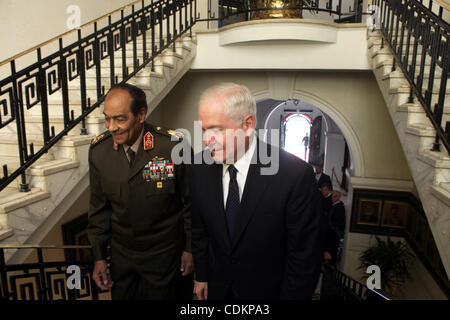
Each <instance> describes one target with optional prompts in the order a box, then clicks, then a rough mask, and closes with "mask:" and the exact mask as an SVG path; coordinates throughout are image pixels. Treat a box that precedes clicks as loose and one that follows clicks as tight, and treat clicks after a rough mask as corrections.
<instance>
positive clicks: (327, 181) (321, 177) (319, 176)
mask: <svg viewBox="0 0 450 320" xmlns="http://www.w3.org/2000/svg"><path fill="white" fill-rule="evenodd" d="M314 167H315V171H316V180H317V185H318V186H319V187H320V188H321V187H322V186H323V185H327V186H328V188H329V189H330V190H331V191H333V184H332V183H331V178H330V176H329V175H327V174H325V173H324V172H323V168H322V165H320V164H315V165H314Z"/></svg>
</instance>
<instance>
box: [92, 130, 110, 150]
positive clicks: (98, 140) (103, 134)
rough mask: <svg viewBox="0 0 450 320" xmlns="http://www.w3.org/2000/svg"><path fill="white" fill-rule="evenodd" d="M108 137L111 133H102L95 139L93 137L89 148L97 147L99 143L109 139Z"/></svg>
mask: <svg viewBox="0 0 450 320" xmlns="http://www.w3.org/2000/svg"><path fill="white" fill-rule="evenodd" d="M110 136H111V133H110V132H109V131H105V132H103V133H102V134H100V135H98V136H97V137H95V138H94V139H92V141H91V147H94V146H96V145H98V144H99V143H100V142H102V141H103V140H105V139H106V138H109V137H110Z"/></svg>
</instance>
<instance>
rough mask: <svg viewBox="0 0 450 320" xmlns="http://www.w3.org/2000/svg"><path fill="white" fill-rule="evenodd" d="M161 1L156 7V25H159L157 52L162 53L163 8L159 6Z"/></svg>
mask: <svg viewBox="0 0 450 320" xmlns="http://www.w3.org/2000/svg"><path fill="white" fill-rule="evenodd" d="M161 3H162V1H159V7H158V23H159V48H158V51H157V52H162V50H163V47H164V39H163V23H162V22H163V17H164V14H163V7H162V5H161Z"/></svg>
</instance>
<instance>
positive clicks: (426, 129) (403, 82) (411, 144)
mask: <svg viewBox="0 0 450 320" xmlns="http://www.w3.org/2000/svg"><path fill="white" fill-rule="evenodd" d="M367 43H368V51H367V53H368V60H369V63H370V64H371V67H372V70H373V72H374V74H375V77H376V80H377V83H378V85H379V87H380V90H381V93H382V94H383V97H384V100H385V102H386V106H387V108H388V110H389V114H390V116H391V118H392V122H393V124H394V127H395V129H396V132H397V134H398V137H399V140H400V142H401V145H402V147H403V151H404V153H405V156H406V158H407V161H408V164H409V167H410V170H411V173H412V176H413V179H414V182H415V185H416V186H417V190H418V193H419V196H420V200H421V201H422V205H423V208H424V210H425V213H426V216H427V220H428V224H429V226H430V228H431V231H432V233H433V237H434V240H435V242H436V245H437V248H438V250H439V253H440V256H441V259H442V262H443V264H444V267H445V270H446V272H447V275H448V276H449V278H450V250H449V248H450V157H449V154H448V153H447V151H446V150H445V148H444V147H443V146H442V147H441V151H440V152H435V151H430V150H431V148H432V144H433V142H434V140H435V135H436V133H435V129H434V127H433V125H432V123H431V121H430V120H429V118H428V117H427V116H426V113H425V111H424V109H423V107H422V105H421V104H420V103H419V102H418V100H417V98H414V102H413V103H409V99H408V98H409V94H410V86H409V83H408V81H407V79H406V78H405V76H404V75H403V73H402V71H401V69H400V68H398V67H397V68H396V70H395V71H393V70H392V69H393V68H392V66H393V59H394V58H393V55H392V52H391V50H390V49H389V47H388V46H387V45H385V46H384V48H381V33H380V32H379V31H371V30H369V31H368V33H367ZM418 52H421V48H420V46H419V50H418ZM410 55H412V49H411V50H410ZM419 61H420V60H419ZM429 66H430V60H429V58H428V57H426V58H425V74H424V79H425V80H424V88H425V84H427V83H428V78H429ZM416 70H417V71H416V74H417V72H418V71H419V67H417V69H416ZM440 76H441V73H440V70H437V72H436V79H437V80H435V83H436V82H437V83H439V81H440ZM446 90H447V91H446V99H445V105H444V115H443V123H445V121H450V82H449V83H448V84H447V88H446ZM437 98H438V88H433V95H432V103H433V105H434V103H436V102H437Z"/></svg>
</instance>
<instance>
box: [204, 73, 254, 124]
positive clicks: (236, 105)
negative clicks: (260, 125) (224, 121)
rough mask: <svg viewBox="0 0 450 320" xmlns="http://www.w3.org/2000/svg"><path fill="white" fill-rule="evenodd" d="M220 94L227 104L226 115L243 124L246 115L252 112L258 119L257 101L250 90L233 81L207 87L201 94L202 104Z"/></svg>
mask: <svg viewBox="0 0 450 320" xmlns="http://www.w3.org/2000/svg"><path fill="white" fill-rule="evenodd" d="M215 95H219V96H222V98H223V101H224V104H225V115H226V116H227V117H228V118H230V119H232V120H233V121H235V122H236V123H237V124H239V125H240V124H242V120H243V119H244V117H245V116H247V115H249V114H251V115H252V116H253V117H255V121H256V101H255V98H254V97H253V95H252V93H251V92H250V90H249V89H248V88H247V87H245V86H243V85H239V84H236V83H232V82H224V83H220V84H218V85H215V86H212V87H210V88H208V89H206V90H205V91H204V92H203V93H202V95H201V96H200V104H202V102H203V101H205V100H206V99H208V98H210V97H212V96H215Z"/></svg>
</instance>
